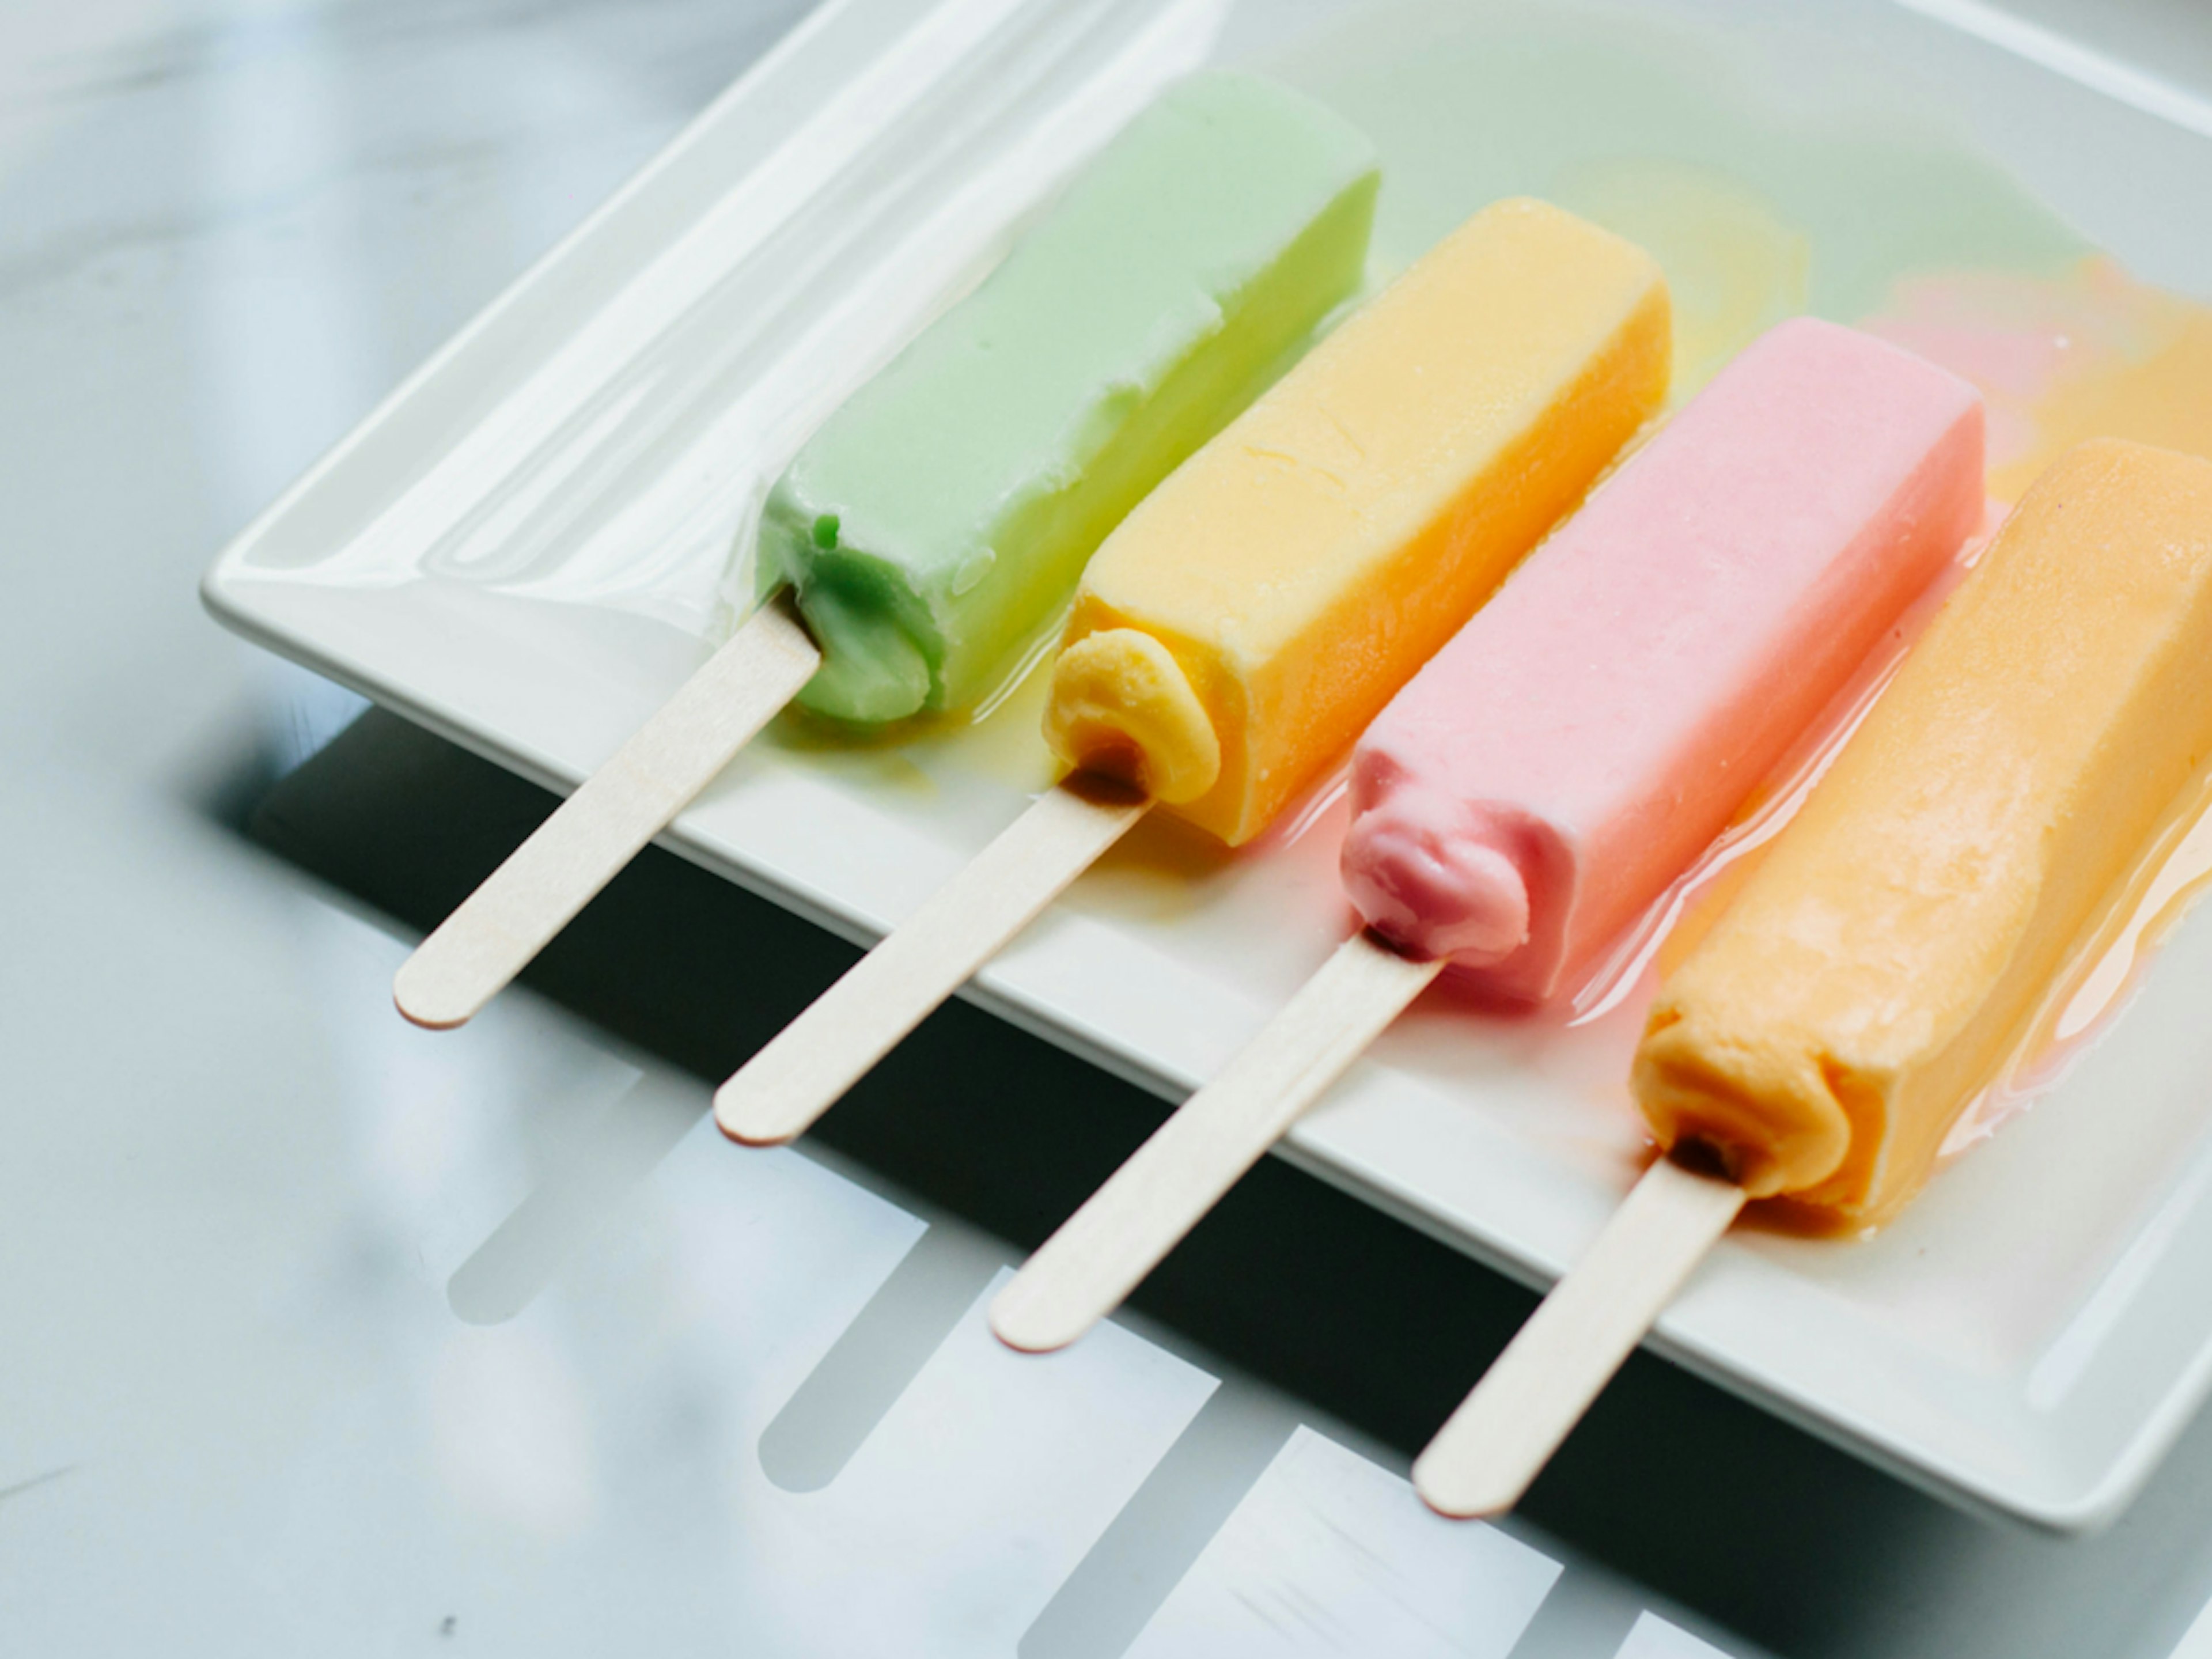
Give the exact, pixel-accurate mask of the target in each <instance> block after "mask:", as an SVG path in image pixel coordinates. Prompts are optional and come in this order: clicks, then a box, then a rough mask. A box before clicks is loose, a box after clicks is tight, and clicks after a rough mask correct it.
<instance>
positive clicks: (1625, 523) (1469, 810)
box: [993, 319, 1984, 1348]
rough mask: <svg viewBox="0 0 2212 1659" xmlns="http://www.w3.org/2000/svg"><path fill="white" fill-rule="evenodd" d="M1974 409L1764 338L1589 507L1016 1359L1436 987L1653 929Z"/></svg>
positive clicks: (1812, 700)
mask: <svg viewBox="0 0 2212 1659" xmlns="http://www.w3.org/2000/svg"><path fill="white" fill-rule="evenodd" d="M1983 500H1984V497H1983V483H1982V405H1981V401H1980V399H1979V398H1978V396H1977V395H1976V393H1975V392H1973V390H1972V388H1971V387H1969V386H1966V384H1965V383H1964V382H1962V381H1960V380H1957V379H1955V378H1954V376H1952V375H1950V374H1946V373H1945V372H1944V371H1942V369H1939V368H1935V367H1934V366H1933V365H1931V364H1929V363H1926V362H1923V361H1921V360H1920V359H1919V358H1917V357H1914V356H1911V354H1909V353H1907V352H1904V351H1901V350H1899V349H1897V348H1896V347H1894V346H1891V345H1887V344H1885V343H1882V342H1881V341H1879V340H1876V339H1874V338H1872V337H1869V336H1867V335H1864V334H1859V333H1856V332H1854V331H1851V330H1850V329H1845V328H1839V327H1838V326H1836V325H1833V324H1831V323H1823V322H1816V321H1813V320H1810V319H1802V320H1799V321H1796V322H1790V323H1785V324H1784V325H1781V326H1780V327H1778V328H1776V329H1774V330H1772V331H1770V332H1769V333H1768V334H1766V335H1765V337H1762V338H1761V339H1760V340H1759V341H1758V342H1757V343H1754V344H1753V346H1752V347H1751V348H1750V349H1747V351H1745V352H1744V353H1743V354H1742V356H1740V357H1738V358H1737V359H1736V360H1735V362H1733V363H1731V364H1730V365H1729V367H1728V368H1726V369H1724V370H1723V372H1722V373H1721V374H1719V375H1718V376H1717V377H1716V378H1715V379H1714V380H1713V381H1712V382H1711V384H1710V385H1709V386H1707V387H1706V388H1705V391H1704V392H1702V393H1700V394H1699V397H1698V398H1696V399H1695V400H1694V401H1692V403H1691V404H1688V405H1687V406H1686V408H1684V409H1683V410H1681V412H1680V414H1678V415H1676V416H1674V419H1673V420H1672V421H1671V422H1668V425H1667V426H1666V427H1665V428H1663V429H1662V431H1661V432H1660V433H1659V434H1658V435H1657V436H1656V437H1655V438H1653V439H1652V441H1650V443H1649V444H1647V445H1645V446H1644V448H1643V449H1642V450H1640V451H1639V452H1638V453H1637V454H1636V455H1635V457H1634V458H1633V459H1631V460H1630V461H1629V462H1628V463H1627V464H1626V465H1624V466H1623V467H1622V468H1621V469H1620V471H1619V472H1618V473H1616V474H1615V475H1614V476H1613V478H1612V480H1611V481H1610V482H1609V483H1607V484H1605V485H1604V486H1603V487H1602V488H1601V489H1599V490H1598V492H1597V493H1596V495H1594V496H1593V497H1592V498H1591V499H1590V501H1589V503H1588V504H1587V505H1586V506H1585V507H1583V509H1582V511H1581V512H1580V513H1577V514H1576V515H1575V517H1574V518H1573V519H1571V520H1569V521H1568V522H1567V523H1566V524H1565V525H1564V526H1561V527H1560V528H1559V530H1558V531H1557V532H1555V533H1554V534H1553V536H1552V538H1551V539H1550V540H1549V541H1548V542H1547V543H1546V544H1544V546H1543V547H1541V549H1539V550H1538V551H1537V552H1536V553H1535V555H1534V556H1533V557H1531V558H1530V559H1529V561H1528V563H1527V564H1525V565H1524V566H1522V568H1521V569H1520V570H1519V572H1517V573H1516V574H1515V575H1514V576H1513V578H1512V579H1511V580H1509V581H1508V582H1507V583H1506V584H1505V586H1504V589H1503V591H1501V592H1499V594H1498V597H1497V598H1496V599H1492V601H1491V602H1490V604H1489V605H1486V606H1485V607H1484V608H1483V610H1482V611H1480V612H1479V613H1478V614H1477V615H1476V617H1474V621H1472V622H1470V623H1468V625H1467V626H1466V627H1465V628H1463V629H1461V630H1460V632H1459V634H1458V635H1457V636H1456V637H1455V638H1454V639H1453V640H1452V641H1451V643H1450V644H1449V645H1447V646H1446V647H1444V648H1443V651H1442V652H1440V653H1438V654H1437V657H1436V658H1435V659H1434V660H1432V661H1431V662H1430V663H1429V665H1427V666H1426V667H1425V668H1424V669H1423V670H1422V671H1420V673H1419V675H1418V676H1416V677H1415V678H1414V679H1413V681H1412V683H1411V684H1408V685H1407V687H1406V689H1405V690H1403V691H1401V692H1400V693H1399V694H1398V696H1396V698H1395V699H1394V700H1393V701H1392V702H1391V703H1390V705H1389V708H1387V709H1385V710H1384V712H1383V715H1382V717H1381V718H1380V719H1379V720H1376V723H1375V724H1374V726H1372V727H1370V729H1369V731H1368V732H1367V733H1366V735H1365V736H1364V737H1363V738H1361V739H1360V741H1359V744H1358V749H1357V750H1355V752H1354V757H1353V767H1352V779H1353V782H1352V808H1353V816H1352V824H1351V829H1350V832H1349V835H1348V836H1347V839H1346V845H1345V852H1344V875H1345V884H1346V890H1347V891H1348V892H1349V893H1350V894H1351V896H1352V900H1353V902H1354V903H1355V905H1356V906H1357V908H1358V910H1359V911H1360V913H1361V915H1362V917H1363V919H1364V921H1366V922H1367V923H1368V924H1369V931H1368V932H1365V933H1360V934H1358V935H1356V936H1355V937H1354V938H1353V939H1352V940H1351V941H1349V942H1348V943H1347V944H1346V945H1345V946H1344V948H1343V949H1342V950H1341V951H1339V952H1338V954H1337V956H1336V957H1334V959H1333V960H1332V961H1331V963H1329V964H1328V966H1327V967H1325V968H1324V969H1322V972H1321V973H1320V974H1318V975H1316V977H1315V978H1314V980H1313V981H1311V982H1310V984H1309V985H1308V986H1307V987H1306V988H1305V989H1304V990H1303V991H1301V992H1300V993H1299V994H1298V995H1297V998H1295V999H1294V1000H1292V1001H1291V1003H1290V1004H1289V1005H1288V1006H1287V1007H1286V1008H1285V1010H1284V1012H1282V1014H1280V1015H1279V1016H1278V1018H1276V1019H1275V1020H1274V1021H1273V1022H1272V1023H1271V1024H1269V1025H1268V1026H1267V1028H1266V1029H1265V1030H1262V1031H1261V1034H1260V1036H1258V1037H1256V1038H1255V1040H1254V1041H1253V1042H1252V1043H1251V1044H1250V1045H1249V1047H1248V1048H1246V1049H1245V1051H1244V1053H1243V1054H1241V1055H1239V1057H1238V1058H1237V1059H1236V1060H1232V1061H1231V1062H1230V1065H1229V1066H1228V1067H1227V1068H1226V1069H1225V1071H1224V1072H1223V1073H1222V1075H1221V1076H1220V1077H1219V1078H1218V1079H1216V1080H1215V1081H1214V1082H1213V1083H1212V1084H1210V1085H1208V1086H1207V1087H1206V1088H1205V1089H1203V1090H1201V1091H1200V1092H1199V1093H1198V1094H1196V1095H1194V1097H1192V1098H1191V1099H1190V1100H1189V1101H1188V1103H1185V1105H1184V1106H1183V1108H1182V1110H1181V1111H1179V1112H1178V1113H1176V1115H1175V1116H1174V1117H1173V1118H1171V1119H1170V1121H1169V1122H1168V1123H1167V1124H1166V1125H1165V1126H1164V1127H1162V1128H1161V1129H1160V1131H1159V1132H1158V1134H1156V1135H1155V1136H1154V1137H1153V1139H1152V1140H1151V1141H1150V1142H1148V1143H1147V1144H1146V1146H1144V1147H1142V1148H1141V1149H1139V1152H1137V1154H1136V1155H1135V1157H1134V1158H1132V1159H1131V1160H1130V1161H1129V1163H1128V1164H1126V1165H1124V1166H1123V1168H1122V1169H1121V1170H1120V1171H1119V1172H1118V1173H1117V1174H1116V1175H1115V1176H1114V1178H1113V1179H1112V1180H1111V1181H1110V1182H1108V1183H1107V1185H1106V1186H1105V1187H1104V1188H1102V1189H1101V1190H1100V1191H1099V1193H1098V1194H1097V1195H1096V1196H1095V1197H1093V1198H1092V1199H1091V1201H1090V1202H1089V1203H1088V1204H1086V1205H1085V1206H1084V1207H1083V1209H1082V1210H1080V1211H1079V1212H1077V1213H1076V1215H1075V1216H1074V1217H1073V1218H1071V1219H1070V1220H1069V1222H1068V1223H1067V1225H1066V1226H1065V1227H1063V1228H1062V1229H1061V1230H1060V1232H1059V1233H1057V1234H1056V1235H1054V1237H1053V1238H1052V1239H1051V1240H1050V1241H1049V1242H1048V1243H1047V1244H1046V1245H1045V1246H1044V1248H1043V1249H1042V1250H1041V1251H1039V1252H1038V1254H1037V1255H1036V1257H1035V1259H1034V1260H1032V1261H1030V1264H1029V1266H1028V1267H1025V1268H1024V1270H1023V1272H1022V1273H1021V1274H1020V1275H1019V1276H1018V1278H1017V1279H1015V1280H1014V1282H1013V1283H1012V1285H1009V1286H1008V1287H1007V1289H1006V1291H1005V1292H1004V1293H1003V1294H1002V1296H1001V1297H1000V1300H999V1303H998V1304H997V1306H996V1307H995V1308H994V1314H993V1317H994V1323H995V1325H996V1327H997V1328H998V1330H999V1333H1000V1335H1002V1336H1004V1337H1005V1338H1006V1340H1008V1341H1010V1342H1012V1344H1014V1346H1018V1347H1023V1348H1048V1347H1056V1346H1060V1345H1061V1344H1063V1343H1065V1342H1067V1341H1071V1340H1073V1339H1074V1338H1075V1337H1077V1336H1078V1335H1079V1334H1082V1332H1083V1331H1085V1330H1086V1329H1088V1328H1089V1327H1090V1326H1091V1323H1092V1322H1095V1321H1096V1320H1097V1318H1099V1317H1100V1316H1103V1315H1104V1314H1106V1313H1108V1312H1109V1311H1111V1310H1112V1309H1113V1307H1114V1306H1115V1304H1117V1303H1119V1301H1120V1300H1121V1297H1123V1296H1125V1295H1127V1292H1128V1291H1130V1290H1131V1289H1133V1288H1134V1286H1135V1285H1136V1284H1137V1283H1138V1281H1139V1279H1142V1278H1143V1276H1144V1275H1145V1274H1146V1273H1147V1272H1149V1271H1150V1270H1151V1269H1152V1267H1153V1266H1154V1265H1155V1264H1156V1263H1157V1262H1158V1261H1159V1260H1160V1258H1161V1257H1163V1256H1164V1255H1166V1254H1167V1252H1168V1251H1169V1250H1170V1249H1172V1248H1173V1247H1174V1245H1175V1243H1176V1241H1177V1240H1178V1239H1180V1238H1181V1237H1182V1235H1183V1234H1184V1233H1185V1232H1186V1231H1188V1229H1189V1228H1190V1227H1191V1226H1193V1225H1195V1224H1196V1223H1197V1221H1198V1220H1199V1218H1200V1217H1201V1216H1202V1215H1203V1214H1204V1213H1205V1212H1206V1210H1208V1209H1210V1208H1211V1207H1212V1205H1213V1204H1214V1203H1215V1202H1216V1201H1217V1200H1218V1199H1219V1198H1220V1196H1221V1194H1224V1193H1225V1192H1226V1191H1227V1190H1228V1188H1230V1186H1231V1185H1232V1184H1233V1183H1234V1182H1236V1180H1237V1178H1238V1177H1239V1176H1242V1175H1243V1172H1244V1171H1245V1170H1247V1169H1249V1168H1250V1167H1251V1165H1252V1164H1253V1163H1254V1162H1255V1161H1256V1160H1257V1159H1258V1158H1260V1156H1261V1154H1262V1153H1264V1152H1266V1151H1267V1148H1268V1146H1271V1145H1273V1142H1274V1141H1275V1140H1276V1139H1278V1138H1279V1136H1280V1135H1281V1134H1282V1133H1285V1131H1286V1130H1287V1129H1288V1128H1289V1127H1290V1125H1291V1123H1292V1122H1293V1121H1296V1119H1297V1116H1298V1115H1299V1114H1300V1113H1301V1112H1303V1111H1304V1109H1305V1108H1306V1107H1307V1106H1308V1105H1310V1103H1312V1102H1313V1101H1314V1100H1315V1099H1316V1098H1317V1097H1319V1096H1320V1094H1321V1093H1322V1091H1324V1090H1325V1089H1326V1088H1327V1087H1328V1085H1329V1084H1330V1083H1331V1082H1332V1081H1333V1080H1334V1079H1335V1078H1336V1077H1337V1076H1338V1075H1339V1074H1340V1073H1341V1072H1342V1071H1343V1070H1344V1068H1345V1067H1346V1066H1348V1065H1350V1064H1351V1062H1352V1060H1354V1059H1355V1058H1357V1056H1358V1054H1359V1052H1360V1051H1361V1049H1363V1048H1364V1047H1365V1046H1366V1044H1367V1043H1368V1042H1370V1041H1371V1040H1372V1038H1373V1037H1374V1036H1376V1034H1377V1033H1378V1032H1379V1031H1380V1030H1382V1028H1383V1026H1384V1025H1386V1024H1389V1021H1390V1020H1391V1019H1392V1018H1395V1016H1396V1014H1397V1013H1398V1012H1401V1010H1402V1009H1403V1008H1404V1007H1405V1006H1406V1005H1407V1003H1408V1002H1410V1001H1411V1000H1413V997H1414V996H1415V995H1417V994H1419V991H1420V990H1421V988H1422V987H1424V986H1425V985H1426V984H1428V982H1429V981H1431V979H1432V978H1433V977H1434V976H1435V975H1436V973H1437V971H1438V969H1440V968H1441V967H1442V966H1443V964H1444V963H1445V962H1446V961H1447V960H1449V961H1452V962H1455V963H1458V964H1460V965H1461V966H1462V967H1464V968H1466V969H1468V970H1469V971H1470V972H1471V973H1473V974H1474V975H1475V976H1476V977H1478V978H1479V979H1480V980H1482V981H1485V982H1486V983H1488V984H1489V985H1490V986H1491V987H1492V988H1494V989H1497V990H1500V991H1503V992H1506V993H1509V994H1514V995H1517V996H1522V997H1532V998H1533V997H1542V996H1546V995H1548V994H1551V993H1552V992H1553V990H1554V989H1556V988H1557V987H1558V986H1559V982H1560V980H1561V977H1562V975H1563V974H1565V972H1566V971H1568V970H1569V969H1571V967H1573V966H1574V965H1576V964H1577V963H1581V962H1582V961H1583V960H1585V959H1586V958H1587V957H1588V956H1589V953H1590V951H1592V950H1593V949H1594V948H1595V946H1597V945H1601V944H1603V943H1604V942H1605V941H1606V940H1607V939H1609V938H1610V937H1611V936H1612V935H1613V933H1617V932H1618V931H1619V930H1620V928H1621V927H1623V926H1625V925H1626V923H1627V922H1628V921H1630V920H1631V919H1632V918H1633V917H1634V916H1635V915H1637V914H1638V913H1639V912H1640V911H1641V910H1643V909H1644V908H1645V907H1646V906H1648V905H1649V904H1650V903H1651V902H1653V901H1654V900H1655V899H1656V898H1657V897H1658V896H1659V895H1660V893H1661V892H1662V890H1664V889H1665V887H1666V885H1667V884H1668V883H1669V882H1670V881H1672V880H1673V879H1674V877H1675V876H1676V875H1677V874H1679V873H1680V872H1681V870H1682V869H1683V868H1685V867H1686V866H1687V865H1688V864H1689V863H1690V862H1691V860H1692V859H1693V858H1695V857H1696V855H1697V854H1698V853H1699V851H1700V850H1701V849H1702V848H1704V847H1705V845H1706V843H1707V842H1710V841H1711V839H1712V837H1713V836H1715V835H1717V833H1719V831H1720V830H1721V829H1723V827H1724V826H1725V825H1726V824H1727V823H1728V821H1729V818H1730V817H1731V816H1732V815H1733V814H1734V813H1735V811H1736V809H1737V808H1738V807H1739V806H1740V805H1741V804H1742V802H1743V800H1744V799H1745V798H1746V796H1747V794H1748V793H1750V791H1751V790H1752V788H1753V787H1754V786H1755V785H1756V784H1758V783H1759V781H1760V780H1761V779H1762V778H1763V777H1765V775H1767V774H1768V773H1769V772H1770V771H1771V769H1773V767H1774V766H1775V765H1776V764H1777V763H1778V762H1779V761H1780V760H1781V758H1782V757H1783V755H1784V752H1785V751H1786V750H1788V748H1789V747H1790V744H1792V743H1793V742H1794V741H1795V740H1796V738H1797V737H1798V736H1799V734H1800V733H1801V732H1802V731H1803V730H1804V728H1805V727H1806V726H1808V725H1809V724H1810V722H1811V721H1812V720H1813V719H1814V716H1815V715H1816V714H1818V713H1819V712H1820V709H1821V708H1823V707H1825V706H1826V704H1827V702H1829V700H1830V699H1831V698H1832V697H1833V696H1835V695H1836V693H1837V692H1838V690H1840V689H1841V688H1842V687H1843V686H1844V684H1845V683H1846V682H1847V681H1849V680H1850V678H1851V677H1852V675H1853V674H1854V673H1855V672H1856V671H1857V668H1858V666H1859V665H1860V663H1861V662H1862V660H1863V659H1864V658H1865V656H1866V654H1867V653H1868V652H1869V650H1870V649H1871V648H1872V647H1873V646H1874V644H1875V641H1877V640H1878V639H1879V638H1880V637H1881V635H1882V634H1883V633H1884V632H1885V631H1886V630H1887V629H1888V628H1889V627H1890V626H1891V625H1892V624H1893V623H1894V622H1895V621H1896V620H1897V618H1898V617H1899V614H1900V613H1901V612H1902V611H1904V610H1905V607H1906V606H1907V605H1910V604H1911V602H1912V600H1913V599H1915V598H1917V596H1918V595H1919V594H1920V593H1921V592H1923V590H1924V589H1925V588H1926V586H1927V585H1928V583H1929V581H1930V580H1932V579H1933V578H1934V577H1935V575H1936V573H1937V572H1938V571H1939V570H1940V569H1942V568H1943V567H1944V566H1945V565H1946V564H1947V563H1948V562H1950V560H1951V559H1952V558H1953V557H1954V555H1956V553H1957V552H1958V550H1959V548H1960V544H1962V543H1963V542H1964V541H1965V539H1966V537H1967V536H1968V535H1969V534H1970V533H1971V532H1972V530H1973V529H1974V527H1975V526H1977V525H1978V522H1979V521H1980V519H1981V515H1982V511H1983Z"/></svg>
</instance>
